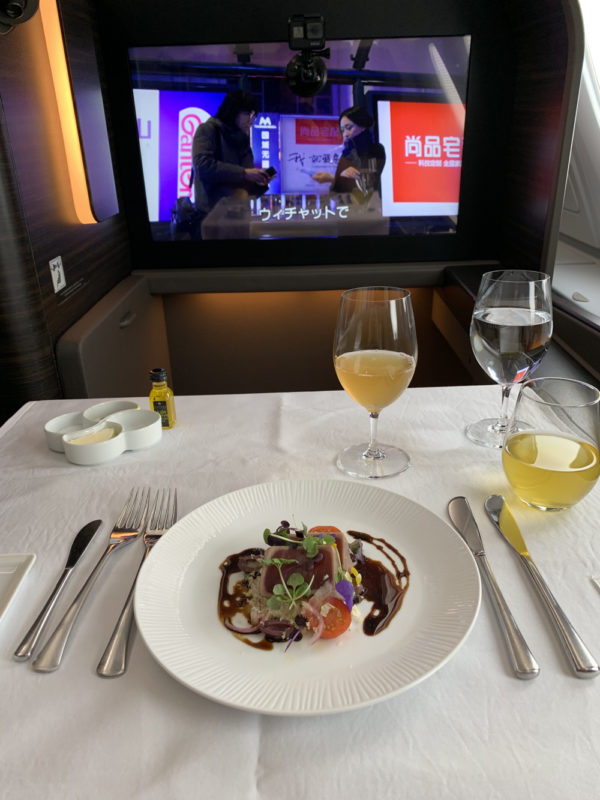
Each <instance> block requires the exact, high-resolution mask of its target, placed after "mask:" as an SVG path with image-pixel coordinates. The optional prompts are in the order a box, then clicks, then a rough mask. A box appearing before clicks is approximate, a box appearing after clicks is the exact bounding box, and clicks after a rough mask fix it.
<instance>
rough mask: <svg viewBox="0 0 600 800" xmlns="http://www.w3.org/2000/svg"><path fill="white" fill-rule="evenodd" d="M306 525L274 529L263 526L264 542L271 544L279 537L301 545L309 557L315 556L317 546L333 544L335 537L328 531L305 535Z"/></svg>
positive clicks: (282, 526)
mask: <svg viewBox="0 0 600 800" xmlns="http://www.w3.org/2000/svg"><path fill="white" fill-rule="evenodd" d="M307 530H308V529H307V527H306V525H303V526H302V528H290V527H289V526H285V525H283V523H282V524H281V525H280V526H279V527H278V528H277V530H276V531H271V530H269V528H265V530H264V531H263V539H264V541H265V544H272V543H273V541H272V540H273V539H280V540H281V542H282V543H283V542H285V544H288V545H289V544H293V545H296V546H297V547H302V548H303V549H304V551H305V552H306V555H307V556H308V557H309V558H315V556H316V555H317V554H318V552H319V547H321V546H322V545H326V544H335V537H334V536H331V535H329V534H328V533H325V534H320V535H319V536H313V535H307Z"/></svg>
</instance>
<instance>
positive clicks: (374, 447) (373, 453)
mask: <svg viewBox="0 0 600 800" xmlns="http://www.w3.org/2000/svg"><path fill="white" fill-rule="evenodd" d="M378 421H379V412H377V411H370V412H369V446H368V447H367V449H366V450H365V452H364V453H363V458H385V456H384V454H383V453H382V451H381V450H380V449H379V445H378V444H377V422H378Z"/></svg>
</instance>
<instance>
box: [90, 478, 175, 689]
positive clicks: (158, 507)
mask: <svg viewBox="0 0 600 800" xmlns="http://www.w3.org/2000/svg"><path fill="white" fill-rule="evenodd" d="M176 522H177V489H173V490H171V489H163V491H162V493H158V492H157V494H156V499H155V500H154V505H153V506H152V511H151V512H150V517H149V519H148V526H147V528H146V530H145V531H144V544H145V545H146V550H145V552H144V556H143V558H142V560H141V562H140V566H139V567H138V571H137V573H136V575H135V578H134V579H133V584H132V586H131V589H130V590H129V594H128V595H127V600H126V601H125V605H124V606H123V610H122V611H121V614H120V615H119V619H118V620H117V624H116V625H115V629H114V631H113V633H112V636H111V637H110V639H109V642H108V644H107V645H106V650H105V651H104V655H103V656H102V658H101V659H100V662H99V663H98V667H97V668H96V672H97V673H98V675H100V677H102V678H117V677H118V676H119V675H123V674H124V673H125V672H126V670H127V657H128V653H129V642H130V640H131V631H132V628H133V619H134V615H133V595H134V591H135V585H136V582H137V577H138V575H139V572H140V569H141V568H142V564H143V563H144V561H145V560H146V558H147V557H148V554H149V552H150V550H152V548H153V547H154V545H155V544H156V542H157V541H158V540H159V539H160V537H161V536H162V535H163V533H165V531H167V530H168V529H169V528H170V527H171V526H172V525H174V524H175V523H176Z"/></svg>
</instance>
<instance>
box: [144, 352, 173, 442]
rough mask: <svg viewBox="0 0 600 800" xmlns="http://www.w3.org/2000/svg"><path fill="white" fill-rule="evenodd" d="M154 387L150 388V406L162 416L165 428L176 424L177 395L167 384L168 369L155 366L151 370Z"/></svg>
mask: <svg viewBox="0 0 600 800" xmlns="http://www.w3.org/2000/svg"><path fill="white" fill-rule="evenodd" d="M150 380H151V381H152V388H151V390H150V408H151V409H152V410H153V411H157V412H158V413H159V414H160V416H161V417H162V426H163V428H172V427H173V425H175V422H176V419H175V397H174V395H173V390H172V389H171V388H170V387H169V386H167V370H166V369H163V367H154V369H152V370H150Z"/></svg>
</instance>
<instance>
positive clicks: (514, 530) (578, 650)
mask: <svg viewBox="0 0 600 800" xmlns="http://www.w3.org/2000/svg"><path fill="white" fill-rule="evenodd" d="M485 510H486V511H487V514H488V516H489V518H490V519H491V520H492V522H493V523H494V525H495V526H496V528H497V529H498V530H499V531H500V533H501V534H502V537H503V538H504V539H505V541H507V542H508V544H509V545H510V546H511V547H512V549H513V550H514V551H515V552H516V553H517V555H518V556H519V560H520V561H521V564H523V566H524V567H525V569H526V571H527V574H528V575H529V577H530V578H531V581H532V583H533V585H534V587H535V589H536V591H537V593H538V594H539V596H540V597H541V599H542V601H543V603H544V606H545V608H546V611H547V612H548V615H549V617H550V620H551V622H552V624H553V625H554V629H555V631H556V633H557V635H558V638H559V641H560V643H561V644H562V646H563V648H564V650H565V653H566V654H567V656H568V658H569V663H570V665H571V667H572V669H573V671H574V672H575V676H576V677H577V678H595V677H596V675H598V672H599V671H600V667H598V663H597V661H596V659H595V658H594V657H593V656H592V654H591V653H590V651H589V650H588V649H587V647H586V646H585V644H584V643H583V641H582V640H581V637H580V636H579V634H578V633H577V631H576V630H575V628H574V627H573V626H572V625H571V623H570V622H569V620H568V619H567V615H566V614H565V612H564V611H563V610H562V608H561V607H560V606H559V604H558V603H557V601H556V598H555V597H554V595H553V594H552V592H551V591H550V589H549V588H548V584H547V583H546V581H545V580H544V578H543V577H542V575H541V573H540V571H539V569H538V568H537V567H536V565H535V563H534V561H533V559H532V558H531V556H530V554H529V551H528V550H527V545H526V544H525V540H524V539H523V536H522V535H521V531H520V530H519V526H518V525H517V522H516V520H515V518H514V517H513V515H512V512H511V510H510V508H509V507H508V504H507V503H506V502H505V501H504V498H503V497H502V495H499V494H492V495H490V496H489V497H488V499H487V500H486V501H485Z"/></svg>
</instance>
